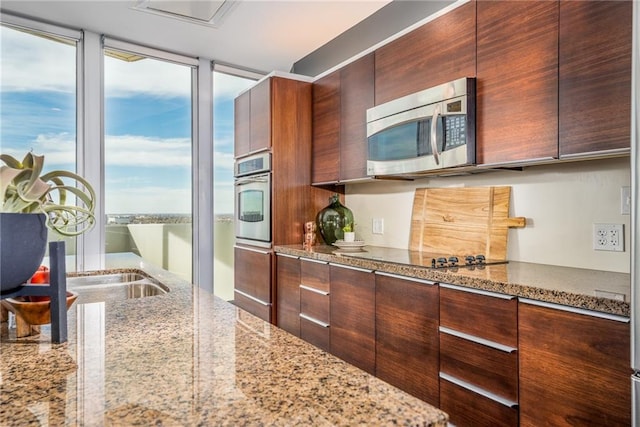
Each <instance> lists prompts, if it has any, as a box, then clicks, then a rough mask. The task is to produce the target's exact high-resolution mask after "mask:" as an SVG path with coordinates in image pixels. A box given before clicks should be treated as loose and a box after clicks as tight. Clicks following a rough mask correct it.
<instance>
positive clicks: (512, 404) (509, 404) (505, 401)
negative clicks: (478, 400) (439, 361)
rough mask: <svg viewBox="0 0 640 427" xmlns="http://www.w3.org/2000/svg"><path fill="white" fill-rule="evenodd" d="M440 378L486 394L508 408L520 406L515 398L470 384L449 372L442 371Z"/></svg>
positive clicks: (480, 393) (481, 394)
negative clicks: (506, 397)
mask: <svg viewBox="0 0 640 427" xmlns="http://www.w3.org/2000/svg"><path fill="white" fill-rule="evenodd" d="M440 378H442V379H443V380H447V381H449V382H450V383H453V384H455V385H457V386H459V387H462V388H464V389H467V390H469V391H472V392H474V393H476V394H479V395H480V396H484V397H486V398H487V399H491V400H493V401H494V402H497V403H500V404H501V405H504V406H506V407H507V408H517V407H518V402H514V401H513V400H509V399H505V398H504V397H502V396H498V395H497V394H494V393H491V392H490V391H487V390H485V389H483V388H480V387H478V386H475V385H473V384H470V383H468V382H466V381H463V380H461V379H458V378H456V377H452V376H451V375H449V374H445V373H444V372H440Z"/></svg>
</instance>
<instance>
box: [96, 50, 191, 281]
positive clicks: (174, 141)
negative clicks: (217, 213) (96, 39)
mask: <svg viewBox="0 0 640 427" xmlns="http://www.w3.org/2000/svg"><path fill="white" fill-rule="evenodd" d="M104 103H105V106H104V159H105V162H104V163H105V166H104V168H105V173H104V200H105V203H104V204H105V214H106V221H107V223H106V227H105V230H106V232H105V236H106V239H105V241H106V250H107V252H108V253H111V252H133V253H136V254H138V255H140V256H141V257H142V258H144V259H146V260H148V261H151V262H153V263H154V264H156V265H159V266H161V267H163V268H165V269H167V270H169V271H172V272H174V273H176V274H178V275H180V276H181V277H183V278H185V279H187V280H189V281H191V280H192V237H193V232H192V224H193V221H192V190H191V175H192V163H191V153H192V148H193V147H192V68H191V67H189V66H186V65H182V64H176V63H173V62H167V61H164V60H160V59H155V58H151V57H147V56H143V55H131V54H128V53H126V52H122V51H117V50H113V49H109V48H106V49H105V57H104Z"/></svg>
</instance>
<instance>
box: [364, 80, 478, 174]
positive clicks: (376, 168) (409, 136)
mask: <svg viewBox="0 0 640 427" xmlns="http://www.w3.org/2000/svg"><path fill="white" fill-rule="evenodd" d="M475 83H476V82H475V78H462V79H458V80H454V81H451V82H449V83H445V84H442V85H439V86H435V87H432V88H429V89H426V90H423V91H420V92H416V93H413V94H411V95H407V96H404V97H402V98H398V99H395V100H393V101H389V102H387V103H384V104H380V105H378V106H376V107H373V108H370V109H368V110H367V145H368V157H367V175H371V176H384V175H403V174H412V173H421V172H427V171H433V170H438V169H448V168H454V167H459V166H468V165H473V164H475V162H476V147H475V142H476V135H475V92H476V91H475V86H476V85H475Z"/></svg>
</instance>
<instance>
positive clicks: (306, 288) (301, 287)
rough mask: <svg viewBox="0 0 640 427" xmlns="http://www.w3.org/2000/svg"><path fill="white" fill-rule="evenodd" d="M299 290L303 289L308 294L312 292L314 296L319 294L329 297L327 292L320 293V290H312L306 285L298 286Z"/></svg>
mask: <svg viewBox="0 0 640 427" xmlns="http://www.w3.org/2000/svg"><path fill="white" fill-rule="evenodd" d="M300 289H304V290H307V291H309V292H314V293H316V294H320V295H324V296H327V295H329V292H327V291H321V290H320V289H316V288H312V287H311V286H307V285H300Z"/></svg>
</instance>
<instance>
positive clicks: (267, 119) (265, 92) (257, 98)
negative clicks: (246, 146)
mask: <svg viewBox="0 0 640 427" xmlns="http://www.w3.org/2000/svg"><path fill="white" fill-rule="evenodd" d="M271 80H272V79H266V80H263V81H262V82H260V83H259V84H257V85H256V86H254V87H253V88H251V151H252V152H253V151H259V150H262V149H266V148H269V147H271Z"/></svg>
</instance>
